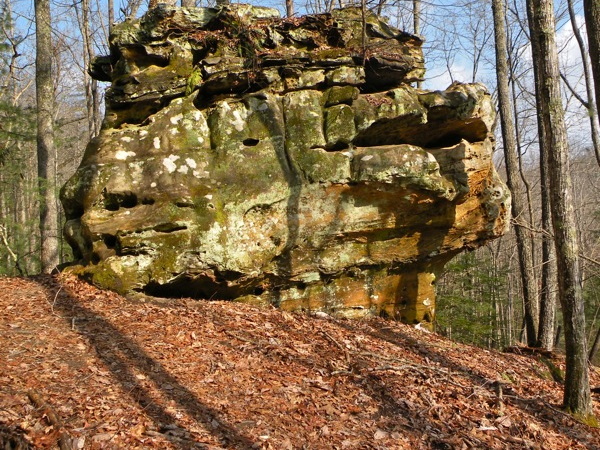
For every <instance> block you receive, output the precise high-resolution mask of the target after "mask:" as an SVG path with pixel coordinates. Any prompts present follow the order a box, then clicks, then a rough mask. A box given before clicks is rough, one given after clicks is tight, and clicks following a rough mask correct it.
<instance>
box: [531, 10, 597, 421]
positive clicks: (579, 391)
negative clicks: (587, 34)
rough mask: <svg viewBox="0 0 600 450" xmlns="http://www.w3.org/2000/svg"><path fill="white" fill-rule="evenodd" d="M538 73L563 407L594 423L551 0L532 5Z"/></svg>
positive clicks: (537, 97) (537, 101) (536, 68)
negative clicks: (561, 342)
mask: <svg viewBox="0 0 600 450" xmlns="http://www.w3.org/2000/svg"><path fill="white" fill-rule="evenodd" d="M527 18H528V22H529V30H530V37H531V48H532V56H533V69H534V80H535V91H536V103H537V108H538V128H539V137H540V146H541V147H543V151H545V152H547V155H548V163H549V164H548V173H547V175H548V181H549V190H550V208H551V214H552V226H553V230H554V240H555V246H556V255H557V265H558V287H559V299H560V302H561V306H562V310H563V318H564V321H563V325H564V328H565V347H566V375H565V389H564V398H563V406H564V407H565V409H566V410H567V411H569V412H571V413H573V414H574V415H577V416H579V417H581V418H583V419H584V420H586V421H588V420H592V419H593V412H592V403H591V396H590V386H589V373H588V363H587V357H588V355H587V344H586V333H585V315H584V307H583V305H584V302H583V292H582V284H581V283H582V281H581V267H580V261H579V249H578V243H577V235H576V232H577V227H576V223H575V213H574V209H573V187H572V183H571V177H570V172H569V160H568V157H569V148H568V144H567V133H566V127H565V120H564V110H563V105H562V101H561V92H560V72H559V67H558V53H557V49H556V41H555V29H556V28H555V26H556V25H555V19H554V5H553V2H552V1H551V0H527Z"/></svg>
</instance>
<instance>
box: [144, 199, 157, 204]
mask: <svg viewBox="0 0 600 450" xmlns="http://www.w3.org/2000/svg"><path fill="white" fill-rule="evenodd" d="M155 202H156V201H155V200H154V199H153V198H143V199H142V205H154V203H155Z"/></svg>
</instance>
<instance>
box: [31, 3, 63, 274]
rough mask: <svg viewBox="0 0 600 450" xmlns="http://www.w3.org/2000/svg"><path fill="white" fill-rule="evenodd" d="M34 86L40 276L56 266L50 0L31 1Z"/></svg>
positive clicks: (56, 234)
mask: <svg viewBox="0 0 600 450" xmlns="http://www.w3.org/2000/svg"><path fill="white" fill-rule="evenodd" d="M35 25H36V30H35V35H36V59H35V85H36V103H37V160H38V184H39V191H40V195H39V201H40V238H41V253H40V259H41V265H42V272H44V273H50V272H51V271H52V270H54V268H55V267H56V266H57V265H58V262H59V261H58V203H57V195H56V153H55V149H54V124H53V117H54V83H53V79H52V54H53V52H52V28H51V22H50V0H35Z"/></svg>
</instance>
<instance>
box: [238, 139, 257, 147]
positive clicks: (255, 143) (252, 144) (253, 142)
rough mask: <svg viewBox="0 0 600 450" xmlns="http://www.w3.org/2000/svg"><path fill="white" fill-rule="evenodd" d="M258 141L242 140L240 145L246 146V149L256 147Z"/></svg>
mask: <svg viewBox="0 0 600 450" xmlns="http://www.w3.org/2000/svg"><path fill="white" fill-rule="evenodd" d="M259 142H260V141H259V140H258V139H254V138H248V139H244V140H243V141H242V143H243V144H244V145H245V146H246V147H254V146H256V145H258V143H259Z"/></svg>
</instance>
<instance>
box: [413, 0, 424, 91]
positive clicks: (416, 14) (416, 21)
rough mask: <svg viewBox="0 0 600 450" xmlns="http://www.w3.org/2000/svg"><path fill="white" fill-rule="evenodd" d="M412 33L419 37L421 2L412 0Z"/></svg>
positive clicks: (418, 82) (419, 83)
mask: <svg viewBox="0 0 600 450" xmlns="http://www.w3.org/2000/svg"><path fill="white" fill-rule="evenodd" d="M412 4H413V33H414V34H416V35H419V33H420V32H421V0H413V2H412ZM422 85H423V82H422V81H417V88H419V89H420V88H421V86H422Z"/></svg>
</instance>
